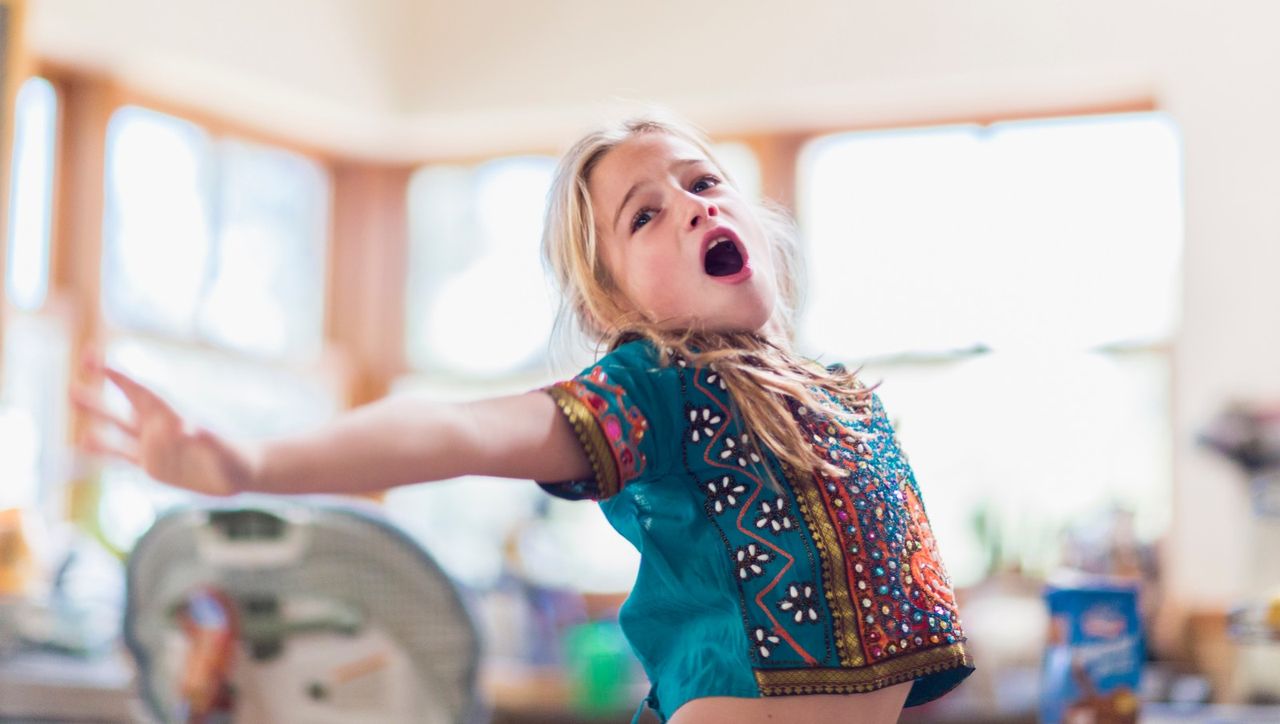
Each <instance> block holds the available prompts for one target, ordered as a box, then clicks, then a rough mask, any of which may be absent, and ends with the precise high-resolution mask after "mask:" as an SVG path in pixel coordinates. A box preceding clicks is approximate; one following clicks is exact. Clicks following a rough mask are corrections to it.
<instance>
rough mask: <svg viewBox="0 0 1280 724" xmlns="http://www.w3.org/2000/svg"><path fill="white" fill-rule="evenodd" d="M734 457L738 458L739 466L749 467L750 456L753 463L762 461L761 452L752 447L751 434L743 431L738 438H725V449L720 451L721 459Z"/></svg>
mask: <svg viewBox="0 0 1280 724" xmlns="http://www.w3.org/2000/svg"><path fill="white" fill-rule="evenodd" d="M733 457H736V458H737V459H738V466H739V467H743V468H745V467H747V459H748V458H750V460H751V462H753V463H758V462H760V454H759V453H757V452H756V450H755V448H754V447H752V445H751V436H750V435H747V434H746V433H743V434H742V435H740V436H739V437H738V439H737V440H734V439H733V438H732V437H726V438H725V439H724V450H721V451H720V459H721V460H728V459H729V458H733Z"/></svg>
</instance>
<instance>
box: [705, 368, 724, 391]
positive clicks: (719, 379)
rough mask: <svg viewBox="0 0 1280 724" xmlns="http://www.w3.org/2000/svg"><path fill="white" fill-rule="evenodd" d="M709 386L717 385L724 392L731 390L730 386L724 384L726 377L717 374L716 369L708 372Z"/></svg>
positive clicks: (710, 369)
mask: <svg viewBox="0 0 1280 724" xmlns="http://www.w3.org/2000/svg"><path fill="white" fill-rule="evenodd" d="M707 384H708V385H715V386H717V387H719V388H720V389H722V390H727V389H729V387H728V385H726V384H725V383H724V376H723V375H721V374H720V373H719V372H717V371H716V368H715V367H711V368H709V369H708V370H707Z"/></svg>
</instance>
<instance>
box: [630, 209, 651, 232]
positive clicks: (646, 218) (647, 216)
mask: <svg viewBox="0 0 1280 724" xmlns="http://www.w3.org/2000/svg"><path fill="white" fill-rule="evenodd" d="M650 221H653V209H640V210H639V211H637V212H636V215H635V217H634V218H632V219H631V233H633V234H634V233H636V232H637V231H639V230H640V227H642V226H644V225H645V224H647V223H649V222H650Z"/></svg>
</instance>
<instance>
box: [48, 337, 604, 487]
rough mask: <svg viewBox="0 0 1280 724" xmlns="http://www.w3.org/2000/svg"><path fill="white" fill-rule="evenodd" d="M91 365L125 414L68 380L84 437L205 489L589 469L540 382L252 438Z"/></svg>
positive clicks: (561, 476) (397, 402) (95, 446)
mask: <svg viewBox="0 0 1280 724" xmlns="http://www.w3.org/2000/svg"><path fill="white" fill-rule="evenodd" d="M89 369H90V371H91V372H93V373H95V375H102V376H105V377H106V379H107V380H109V381H110V382H111V383H112V384H113V385H115V386H116V387H118V388H119V389H120V390H121V392H123V393H124V395H125V397H126V399H128V401H129V406H130V408H131V415H130V416H129V417H120V416H117V415H115V414H113V413H111V412H110V411H108V410H106V409H105V408H104V407H103V406H102V405H101V403H100V402H98V401H97V400H96V399H95V397H94V396H93V395H91V394H89V393H88V392H87V391H86V390H83V389H81V390H76V391H74V392H73V393H72V401H73V403H74V404H75V405H76V407H77V408H78V409H80V410H81V411H82V412H83V413H84V414H86V415H88V416H89V417H90V418H91V419H92V420H93V421H94V423H95V424H94V425H93V429H92V430H91V431H90V433H89V435H88V436H87V437H86V438H85V439H84V440H83V441H82V443H81V445H82V447H83V448H85V449H86V450H87V451H89V452H93V453H97V454H103V455H107V456H110V457H115V458H119V459H123V460H126V461H128V462H131V463H133V464H134V465H137V466H138V467H141V468H142V469H143V470H145V471H146V472H147V474H148V475H150V476H151V477H153V478H155V479H156V480H160V481H162V482H166V483H169V484H172V485H177V486H179V487H183V488H187V489H190V490H194V491H197V492H201V493H205V494H209V495H232V494H234V493H238V492H243V491H257V492H267V493H358V492H369V491H375V490H383V489H386V488H389V487H393V486H396V485H404V484H408V483H417V482H425V481H430V480H441V479H445V478H453V477H457V476H459V475H469V474H479V475H493V476H498V477H508V478H525V479H534V480H548V481H552V480H576V479H581V478H586V477H589V476H590V475H591V466H590V463H589V462H588V461H587V458H586V455H585V454H584V453H583V451H582V448H581V446H580V445H579V443H578V441H577V438H576V437H575V436H574V433H573V430H572V428H571V427H570V426H569V423H568V422H567V421H566V420H565V419H564V417H563V416H562V415H561V414H560V412H559V410H558V409H557V407H556V404H555V402H554V401H553V400H552V399H551V398H550V397H549V396H548V395H546V394H543V393H541V392H531V393H527V394H523V395H514V396H510V397H498V398H493V399H488V400H480V401H476V402H466V403H450V404H445V403H438V402H432V401H429V400H425V399H422V398H421V397H416V396H410V395H402V396H393V397H388V398H385V399H383V400H380V401H378V402H375V403H372V404H369V405H366V406H364V407H360V408H357V409H355V410H352V411H350V412H347V413H344V414H342V415H339V416H338V417H337V418H335V419H334V420H332V421H330V422H328V423H326V424H324V425H322V426H320V427H318V428H316V429H314V430H310V431H308V432H304V433H300V434H296V435H290V436H287V437H280V438H275V439H271V440H266V441H252V442H251V441H237V440H231V439H227V438H224V437H222V436H220V435H217V434H215V433H213V432H212V431H210V430H207V429H204V428H200V427H197V426H195V425H193V424H192V423H191V422H190V421H189V420H186V419H185V418H183V417H182V416H181V415H180V414H179V413H178V412H177V411H176V410H174V408H173V407H172V406H170V405H169V404H168V403H167V402H165V401H164V400H163V399H161V398H160V397H159V396H158V395H156V394H155V393H154V392H153V391H151V390H150V389H148V388H147V387H145V386H144V385H142V384H140V383H139V382H137V381H136V380H134V379H132V378H130V377H129V376H128V375H125V374H124V373H123V372H120V371H119V370H114V369H111V368H108V367H102V366H98V365H95V364H94V363H89ZM104 426H112V427H115V428H117V429H118V430H120V431H121V432H122V433H123V442H122V443H120V444H109V443H107V442H106V440H105V438H104V437H103V436H102V435H101V434H100V433H101V429H102V427H104Z"/></svg>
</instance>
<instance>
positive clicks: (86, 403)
mask: <svg viewBox="0 0 1280 724" xmlns="http://www.w3.org/2000/svg"><path fill="white" fill-rule="evenodd" d="M71 404H72V405H74V406H75V407H76V409H77V410H79V411H81V412H83V413H84V414H85V415H88V417H89V419H91V420H93V421H94V422H98V423H104V424H106V425H109V426H111V427H114V428H117V429H119V430H120V431H122V432H124V433H126V434H128V435H129V436H130V437H132V438H136V437H138V425H137V423H135V422H130V421H129V420H126V419H124V418H123V417H120V416H119V415H117V414H115V413H114V412H112V411H111V410H108V409H107V408H106V406H104V405H103V404H102V403H101V402H99V401H98V400H96V399H94V398H93V397H91V396H90V395H89V393H88V392H87V391H86V390H83V389H74V390H72V391H71Z"/></svg>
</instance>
